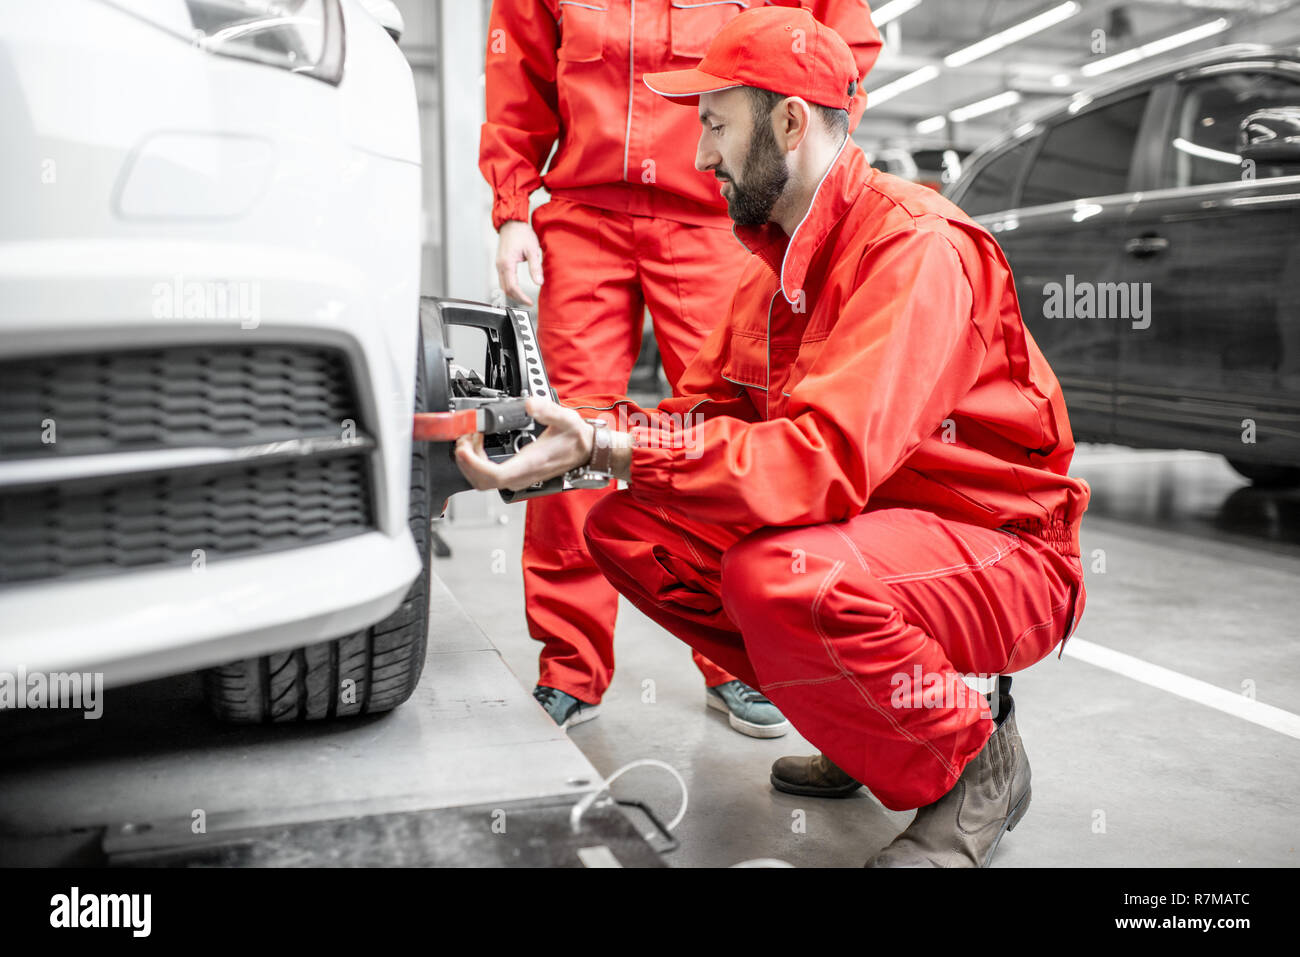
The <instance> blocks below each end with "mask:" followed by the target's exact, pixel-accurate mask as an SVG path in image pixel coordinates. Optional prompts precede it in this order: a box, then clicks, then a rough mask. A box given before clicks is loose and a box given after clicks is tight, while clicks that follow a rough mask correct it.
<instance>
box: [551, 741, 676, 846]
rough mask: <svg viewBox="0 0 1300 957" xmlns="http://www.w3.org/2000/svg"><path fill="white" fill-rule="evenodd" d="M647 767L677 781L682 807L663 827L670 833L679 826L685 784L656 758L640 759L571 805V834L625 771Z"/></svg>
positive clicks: (674, 769) (575, 831) (670, 768)
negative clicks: (593, 805) (666, 772)
mask: <svg viewBox="0 0 1300 957" xmlns="http://www.w3.org/2000/svg"><path fill="white" fill-rule="evenodd" d="M647 766H649V767H656V768H663V769H664V770H665V771H668V772H669V773H670V774H672V776H673V777H675V778H676V779H677V785H678V787H680V788H681V789H682V806H681V807H680V808H679V809H678V811H677V816H676V817H675V818H673V819H672V820H671V821H669V822H668V824H667V825H665V830H668V831H671V830H672V829H673V828H675V827H676V826H677V825H678V824H680V823H681V822H682V818H684V817H685V816H686V799H687V794H686V782H685V781H684V780H682V776H681V775H680V774H678V773H677V769H676V768H675V767H673V766H672V765H671V764H665V763H664V762H663V761H660V760H657V759H656V758H641V759H640V760H637V761H633V762H631V763H630V764H625V765H623V766H622V767H621V768H619V769H618V770H617V771H615V772H614V773H613V774H611V775H610V776H609V777H607V778H605V780H603V781H601V782H600V787H599V788H597V789H596V790H595V791H592V792H591V793H590V794H588V795H587V796H586V797H584V798H583V799H582V800H581V801H579V802H578V803H577V804H575V805H573V810H572V811H570V812H569V825H570V827H572V828H573V833H575V834H576V833H578V830H579V824H580V823H581V821H582V815H584V814H586V813H587V808H589V807H591V805H592V804H593V803H595V800H596V798H598V797H600V796H601V795H602V794H604V793H605V792H606V791H607V790H609V786H610V785H611V784H613V783H614V782H615V781H616V780H618V779H619V778H620V777H621V776H622V775H623V773H624V772H625V771H631V770H632V769H633V768H640V767H647Z"/></svg>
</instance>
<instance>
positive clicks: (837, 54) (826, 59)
mask: <svg viewBox="0 0 1300 957" xmlns="http://www.w3.org/2000/svg"><path fill="white" fill-rule="evenodd" d="M857 79H858V65H857V64H856V63H854V62H853V53H852V52H851V51H850V50H849V45H848V44H847V43H845V42H844V38H843V37H841V36H840V35H839V34H838V33H836V32H835V31H834V30H832V29H831V28H830V27H828V26H826V25H825V24H823V23H819V22H818V21H817V20H816V18H814V17H813V15H812V14H811V13H809V12H808V11H807V10H804V9H802V8H800V7H759V8H757V9H753V10H746V11H745V12H744V13H742V14H740V15H738V16H736V17H733V18H732V19H731V20H730V21H728V23H727V25H726V26H724V27H723V28H722V29H721V30H719V31H718V33H717V35H716V36H714V38H713V40H712V41H710V43H709V49H708V50H707V51H706V52H705V54H704V59H702V60H701V61H700V64H699V66H697V67H696V68H695V69H693V70H672V71H670V72H667V73H647V74H646V75H645V85H646V86H648V87H650V89H652V90H654V91H655V92H656V93H658V94H659V95H660V96H667V97H672V98H673V99H675V100H677V101H678V102H679V103H682V104H684V105H689V106H694V105H695V104H697V103H698V102H699V99H700V94H701V93H716V92H718V91H719V90H729V89H731V88H732V87H736V86H756V87H760V88H761V89H765V90H772V91H774V92H776V93H783V94H785V95H786V96H801V97H803V98H804V99H805V100H807V101H808V102H809V103H817V104H820V105H821V106H829V107H831V108H832V109H837V110H847V109H849V104H850V103H852V102H853V96H852V94H851V93H850V92H849V85H850V84H851V83H853V82H854V81H855V80H857Z"/></svg>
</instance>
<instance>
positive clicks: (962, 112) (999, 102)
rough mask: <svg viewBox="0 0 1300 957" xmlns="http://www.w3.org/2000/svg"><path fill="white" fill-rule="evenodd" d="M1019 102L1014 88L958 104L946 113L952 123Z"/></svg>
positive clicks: (962, 121)
mask: <svg viewBox="0 0 1300 957" xmlns="http://www.w3.org/2000/svg"><path fill="white" fill-rule="evenodd" d="M1019 102H1020V94H1019V93H1017V92H1016V91H1015V90H1007V91H1006V92H1004V93H999V94H997V95H996V96H990V97H988V98H987V99H984V100H976V101H975V102H974V103H968V104H967V105H966V106H959V107H957V109H955V110H949V111H948V115H949V116H951V117H952V121H953V122H954V123H964V122H966V121H967V120H973V119H974V118H975V117H977V116H983V115H984V114H985V113H992V112H993V111H994V110H1001V109H1005V108H1006V107H1008V106H1015V105H1016V104H1017V103H1019Z"/></svg>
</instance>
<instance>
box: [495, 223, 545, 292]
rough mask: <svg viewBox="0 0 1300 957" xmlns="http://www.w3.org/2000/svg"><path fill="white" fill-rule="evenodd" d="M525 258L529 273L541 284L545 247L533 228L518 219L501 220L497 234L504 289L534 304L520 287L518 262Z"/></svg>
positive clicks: (501, 278) (502, 288)
mask: <svg viewBox="0 0 1300 957" xmlns="http://www.w3.org/2000/svg"><path fill="white" fill-rule="evenodd" d="M525 260H526V261H527V262H528V274H529V275H530V276H532V277H533V282H535V283H537V285H539V286H540V285H541V284H542V247H541V244H540V243H538V241H537V234H536V233H535V232H533V227H532V226H530V225H528V224H527V223H525V222H521V221H520V220H517V219H512V220H510V221H509V222H505V223H502V224H501V230H500V232H498V233H497V278H498V279H499V280H500V281H501V290H502V291H503V292H504V293H505V294H506V295H507V296H509V297H510V298H511V299H514V300H516V301H517V302H522V303H523V304H524V305H525V306H531V305H533V300H532V299H530V298H529V297H528V294H527V293H525V292H524V291H523V289H522V288H520V286H519V264H520V263H521V262H524V261H525Z"/></svg>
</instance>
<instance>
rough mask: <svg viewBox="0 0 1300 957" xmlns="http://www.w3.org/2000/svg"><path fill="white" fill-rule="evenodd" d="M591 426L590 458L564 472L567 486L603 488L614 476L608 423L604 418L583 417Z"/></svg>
mask: <svg viewBox="0 0 1300 957" xmlns="http://www.w3.org/2000/svg"><path fill="white" fill-rule="evenodd" d="M583 421H584V422H586V423H587V424H588V425H590V426H591V427H592V430H593V433H592V443H591V458H590V459H588V460H587V464H586V465H580V466H578V467H577V468H576V469H570V470H569V471H568V472H565V473H564V484H565V486H566V487H567V488H604V487H605V486H606V485H608V484H609V483H610V480H611V479H613V478H614V473H613V471H612V470H611V466H612V463H613V458H614V443H613V440H612V438H611V437H610V432H609V423H608V422H606V421H605V420H604V419H583Z"/></svg>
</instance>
